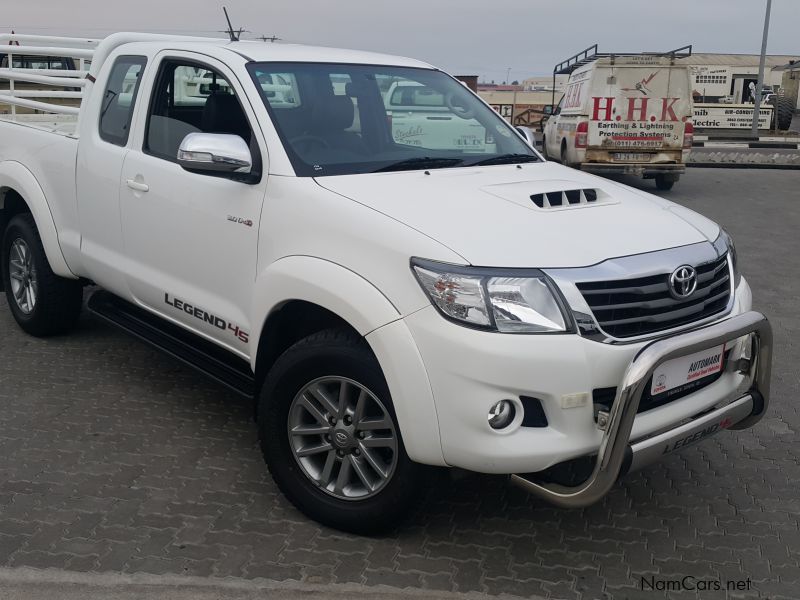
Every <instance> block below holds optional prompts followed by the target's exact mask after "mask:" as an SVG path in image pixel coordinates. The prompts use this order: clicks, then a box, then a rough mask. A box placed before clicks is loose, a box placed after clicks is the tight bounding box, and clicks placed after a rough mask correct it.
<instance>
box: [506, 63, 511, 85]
mask: <svg viewBox="0 0 800 600" xmlns="http://www.w3.org/2000/svg"><path fill="white" fill-rule="evenodd" d="M509 77H511V67H508V68H507V69H506V85H508V81H509V79H508V78H509Z"/></svg>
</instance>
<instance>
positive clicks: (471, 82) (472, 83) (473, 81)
mask: <svg viewBox="0 0 800 600" xmlns="http://www.w3.org/2000/svg"><path fill="white" fill-rule="evenodd" d="M456 79H458V80H459V81H460V82H462V83H463V84H464V85H466V86H467V87H468V88H469V89H471V90H472V91H473V92H477V91H478V76H477V75H456Z"/></svg>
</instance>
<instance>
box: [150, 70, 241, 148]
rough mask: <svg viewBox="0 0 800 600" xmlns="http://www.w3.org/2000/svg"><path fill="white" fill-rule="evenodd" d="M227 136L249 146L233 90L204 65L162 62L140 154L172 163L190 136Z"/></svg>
mask: <svg viewBox="0 0 800 600" xmlns="http://www.w3.org/2000/svg"><path fill="white" fill-rule="evenodd" d="M198 132H199V133H228V134H232V135H238V136H239V137H241V138H242V139H244V141H245V142H247V143H248V144H250V141H251V138H252V132H251V129H250V124H249V122H248V120H247V115H246V114H245V112H244V110H243V109H242V105H241V103H240V102H239V99H238V98H237V97H236V93H235V92H234V89H233V87H232V86H231V85H230V83H229V82H228V81H227V80H226V79H225V77H223V76H222V75H221V74H220V73H218V72H217V71H215V70H213V69H210V68H208V67H205V66H201V65H196V64H189V63H183V62H178V61H165V62H164V63H163V64H162V65H161V68H160V69H159V74H158V78H157V79H156V85H155V87H154V89H153V97H152V99H151V100H150V110H149V113H148V115H147V134H146V136H145V143H144V151H145V152H146V153H147V154H152V155H153V156H157V157H159V158H163V159H165V160H169V161H173V162H174V161H176V160H177V155H178V149H179V148H180V145H181V142H182V141H183V139H184V138H185V137H186V136H187V135H189V134H190V133H198Z"/></svg>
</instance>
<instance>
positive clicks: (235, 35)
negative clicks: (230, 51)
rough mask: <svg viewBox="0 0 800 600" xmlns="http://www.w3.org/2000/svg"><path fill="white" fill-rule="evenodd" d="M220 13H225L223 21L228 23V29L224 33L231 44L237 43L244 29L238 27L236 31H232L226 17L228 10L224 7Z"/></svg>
mask: <svg viewBox="0 0 800 600" xmlns="http://www.w3.org/2000/svg"><path fill="white" fill-rule="evenodd" d="M222 12H224V13H225V20H226V21H228V29H227V30H226V31H225V33H227V34H228V36H229V37H230V38H231V41H232V42H238V41H239V37H240V36H241V35H242V32H243V31H244V29H242V28H241V27H240V28H239V29H238V31H234V29H233V25H231V18H230V17H229V16H228V9H227V8H226V7H225V6H223V7H222Z"/></svg>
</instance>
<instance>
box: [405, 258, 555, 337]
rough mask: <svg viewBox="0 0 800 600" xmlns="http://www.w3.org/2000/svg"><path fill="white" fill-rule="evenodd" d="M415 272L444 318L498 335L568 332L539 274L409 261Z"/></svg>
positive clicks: (545, 279)
mask: <svg viewBox="0 0 800 600" xmlns="http://www.w3.org/2000/svg"><path fill="white" fill-rule="evenodd" d="M412 267H413V270H414V274H415V275H416V276H417V279H418V280H419V282H420V285H421V286H422V289H423V290H425V292H427V294H428V296H429V297H430V299H431V302H433V305H434V306H435V307H436V308H438V309H439V311H440V312H441V313H442V314H443V315H444V316H445V317H447V318H449V319H452V320H455V321H458V322H461V323H463V324H465V325H470V326H473V327H479V328H482V329H488V330H494V331H500V332H503V333H563V332H566V331H569V330H570V329H571V325H570V321H569V319H568V317H566V316H565V315H566V314H568V313H567V311H566V310H565V308H564V304H563V301H562V300H561V296H560V295H559V293H558V291H557V290H556V289H555V287H554V285H553V283H552V282H551V281H550V280H549V279H548V277H547V276H546V275H545V274H544V273H542V272H541V271H537V270H534V269H530V270H528V269H526V270H525V271H520V270H518V269H497V270H489V269H475V268H472V267H460V266H456V265H446V264H442V263H436V262H431V261H427V260H421V259H413V260H412Z"/></svg>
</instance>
